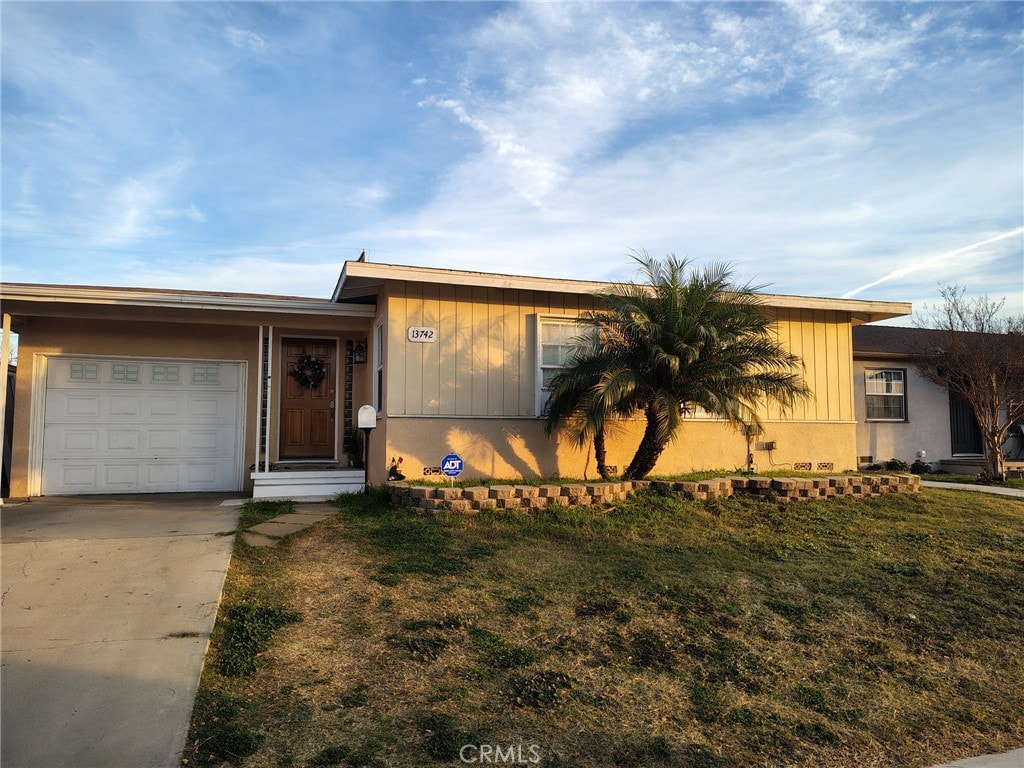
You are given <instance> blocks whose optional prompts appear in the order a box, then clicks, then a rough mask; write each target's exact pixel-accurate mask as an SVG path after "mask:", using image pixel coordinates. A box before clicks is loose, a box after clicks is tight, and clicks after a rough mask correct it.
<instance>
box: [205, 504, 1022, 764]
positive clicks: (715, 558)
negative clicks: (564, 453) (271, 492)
mask: <svg viewBox="0 0 1024 768" xmlns="http://www.w3.org/2000/svg"><path fill="white" fill-rule="evenodd" d="M340 504H341V512H340V513H339V515H338V516H337V517H335V518H332V519H330V520H328V521H325V522H324V523H322V524H319V525H317V526H316V527H314V528H312V529H309V530H308V531H306V532H304V533H301V534H299V535H296V536H294V537H291V538H290V539H289V540H288V541H287V542H286V543H285V544H283V545H281V546H279V547H277V548H275V549H271V550H259V551H257V550H250V549H248V548H245V547H244V546H241V547H240V549H239V551H238V552H237V553H236V558H235V561H234V564H233V567H232V571H231V574H230V575H229V580H228V587H227V591H226V594H225V614H224V615H225V616H226V615H227V614H226V611H227V610H228V608H229V607H230V606H231V605H232V604H235V603H238V602H243V601H247V600H248V601H254V600H257V599H258V600H259V601H262V602H263V603H266V604H271V603H272V604H279V605H280V606H281V607H282V608H283V609H287V610H288V611H293V612H295V613H296V614H297V615H300V616H301V622H299V623H296V624H289V625H287V626H283V627H281V628H280V629H278V630H277V632H276V633H275V634H274V636H273V638H272V640H271V641H270V642H269V644H268V646H267V648H266V650H265V652H264V653H263V654H262V656H261V657H260V665H259V669H258V671H257V672H256V673H255V674H254V675H252V676H249V677H235V678H229V677H224V676H222V675H220V674H218V673H217V671H216V669H215V667H213V666H208V668H207V670H206V672H205V673H204V679H203V683H202V696H201V698H200V703H199V705H197V709H196V714H195V716H194V719H193V726H192V732H191V734H190V748H189V750H188V751H187V753H186V759H187V760H188V761H189V764H190V765H239V766H324V765H340V766H362V765H365V766H385V765H386V766H423V765H432V764H437V765H444V764H449V765H459V764H461V763H460V760H459V750H460V749H462V747H463V746H465V745H474V749H479V748H480V747H481V746H482V745H494V746H500V747H502V749H512V748H513V747H516V748H517V749H518V751H517V752H514V753H513V752H502V753H501V754H502V755H504V757H506V758H509V759H511V758H516V759H522V760H524V761H527V762H526V764H540V765H545V766H578V765H587V766H595V768H602V767H603V766H609V767H610V766H623V765H629V766H645V765H649V766H683V767H696V766H700V767H703V768H709V767H717V768H725V767H726V766H776V765H794V766H815V768H818V767H820V766H883V765H885V766H891V765H894V764H899V765H907V766H924V765H930V764H932V763H937V762H942V761H945V760H950V759H953V758H956V757H961V756H965V755H968V754H977V753H981V752H987V751H1002V750H1006V749H1011V748H1014V747H1018V746H1020V744H1021V743H1024V695H1022V693H1021V690H1020V687H1019V685H1018V683H1019V680H1020V679H1022V678H1024V639H1022V638H1024V586H1022V584H1021V580H1020V578H1019V575H1020V573H1021V571H1022V569H1024V504H1021V503H1019V502H1016V501H1014V500H1007V499H1001V498H994V497H982V496H980V495H978V496H975V495H971V496H966V495H964V494H957V493H954V492H948V491H928V492H925V493H922V494H920V496H919V497H884V498H880V499H877V500H871V501H859V500H858V501H845V500H835V501H831V502H827V503H818V502H808V503H806V504H801V505H799V506H791V507H786V508H779V507H778V506H777V505H772V504H768V503H764V502H758V501H756V500H721V501H718V502H713V503H708V504H702V503H698V502H681V501H678V500H674V499H665V498H660V497H657V496H643V497H640V498H638V499H635V500H631V501H629V502H624V503H622V504H621V505H620V506H618V507H616V508H614V509H608V510H602V509H596V508H587V509H567V510H555V511H552V512H550V513H546V514H541V515H539V516H535V517H530V516H525V515H518V514H511V515H509V514H503V515H499V514H494V513H492V514H481V515H479V516H475V517H469V516H467V517H460V516H454V515H440V516H438V517H436V518H418V517H415V516H411V515H409V514H407V513H405V512H403V511H400V510H395V509H388V508H386V507H385V506H384V505H383V501H382V500H381V499H380V498H379V497H374V496H371V497H370V498H369V499H367V498H364V497H361V496H358V497H346V498H343V499H342V500H341V502H340ZM223 639H224V635H223V633H221V632H220V631H218V632H216V633H215V637H214V651H213V652H214V653H217V652H218V651H219V648H218V643H220V642H222V641H223ZM222 742H224V743H227V744H228V745H229V746H230V745H234V751H231V750H229V749H223V748H221V746H220V745H221V743H222ZM214 747H216V749H214ZM467 754H468V756H470V757H472V756H474V755H476V756H479V754H480V753H479V752H478V751H477V752H472V751H471V753H467ZM532 758H536V759H537V760H539V763H531V762H529V761H530V760H531V759H532ZM504 762H505V763H506V764H507V763H508V762H509V760H508V759H506V760H504Z"/></svg>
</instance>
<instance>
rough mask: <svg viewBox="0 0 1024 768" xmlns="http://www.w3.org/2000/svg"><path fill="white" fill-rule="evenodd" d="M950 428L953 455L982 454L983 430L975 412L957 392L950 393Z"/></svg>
mask: <svg viewBox="0 0 1024 768" xmlns="http://www.w3.org/2000/svg"><path fill="white" fill-rule="evenodd" d="M949 427H950V433H951V434H950V442H952V444H953V445H952V447H953V455H954V456H955V455H957V454H963V453H967V454H971V453H979V454H980V453H982V452H983V451H984V448H983V447H982V444H981V428H980V427H978V421H977V419H975V418H974V411H973V410H971V406H970V405H969V404H968V402H967V401H966V400H964V399H963V398H962V397H960V395H958V394H956V393H955V392H950V393H949Z"/></svg>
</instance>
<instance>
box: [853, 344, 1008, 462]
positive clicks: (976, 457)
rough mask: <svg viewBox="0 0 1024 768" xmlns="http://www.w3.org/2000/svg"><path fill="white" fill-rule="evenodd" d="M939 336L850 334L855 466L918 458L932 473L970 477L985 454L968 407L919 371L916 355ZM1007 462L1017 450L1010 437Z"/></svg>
mask: <svg viewBox="0 0 1024 768" xmlns="http://www.w3.org/2000/svg"><path fill="white" fill-rule="evenodd" d="M943 333H944V332H943V331H936V330H930V329H922V328H900V327H896V326H882V325H877V326H869V325H861V326H858V327H856V328H854V329H853V372H854V391H855V393H856V412H857V456H858V463H859V465H860V466H861V467H864V466H866V465H868V464H872V463H878V462H884V461H888V460H889V459H899V460H901V461H905V462H907V463H908V464H909V463H912V462H913V461H914V460H916V459H921V460H922V461H925V462H927V463H929V464H931V465H932V467H933V468H934V469H939V468H940V467H941V468H943V469H947V470H950V471H965V472H972V473H977V472H978V471H980V468H981V458H982V457H983V456H984V447H983V444H982V438H981V430H980V429H979V428H978V422H977V420H976V419H975V418H974V413H973V412H972V410H971V406H970V405H969V404H968V403H967V402H966V401H965V400H964V399H963V398H961V397H959V396H958V395H956V394H955V393H954V394H951V393H949V392H947V391H946V390H945V389H942V388H941V387H939V386H938V385H936V384H934V383H933V382H931V381H929V380H928V379H926V378H924V377H923V376H921V374H919V373H918V371H917V369H916V367H915V365H914V362H913V353H914V351H915V350H919V349H927V348H928V346H929V345H930V344H931V345H934V346H938V344H939V343H940V342H941V339H942V335H943ZM1011 440H1013V441H1016V442H1017V445H1016V446H1015V445H1012V444H1011V443H1010V442H1009V441H1008V443H1007V446H1006V447H1005V448H1004V451H1009V453H1010V455H1011V457H1017V453H1019V452H1020V449H1021V448H1022V447H1024V446H1021V445H1020V441H1021V433H1020V432H1019V430H1018V432H1017V433H1015V434H1013V435H1011Z"/></svg>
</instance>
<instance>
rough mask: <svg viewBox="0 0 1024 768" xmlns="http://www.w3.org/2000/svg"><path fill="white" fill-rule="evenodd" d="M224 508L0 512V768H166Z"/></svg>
mask: <svg viewBox="0 0 1024 768" xmlns="http://www.w3.org/2000/svg"><path fill="white" fill-rule="evenodd" d="M226 499H227V497H226V496H223V495H220V496H213V495H195V494H188V495H157V496H133V497H125V496H118V497H105V498H95V497H88V498H86V497H80V498H59V499H58V498H50V499H45V500H36V501H32V502H30V503H26V504H15V505H10V504H5V505H4V506H3V507H0V540H2V544H0V548H2V560H3V563H2V579H3V581H2V590H3V599H2V607H0V620H2V634H0V664H2V669H0V720H2V723H0V764H2V765H3V767H4V768H37V767H38V768H58V767H59V766H68V768H122V767H123V768H150V767H151V766H152V767H154V768H156V767H162V766H167V767H168V768H171V766H176V765H178V763H179V761H180V758H181V751H182V748H183V747H184V743H185V736H186V732H187V728H188V722H189V717H190V715H191V710H192V703H193V700H194V698H195V693H196V688H197V686H198V684H199V674H200V671H201V670H202V664H203V656H204V654H205V652H206V648H207V644H208V641H209V635H210V631H211V630H212V629H213V622H214V619H215V617H216V613H217V606H218V603H219V600H220V593H221V588H222V587H223V584H224V576H225V574H226V572H227V567H228V562H229V560H230V556H231V547H232V544H233V542H234V536H233V535H231V534H233V532H234V530H235V526H236V525H237V521H238V512H239V507H238V505H237V504H235V505H231V504H230V503H229V504H228V505H223V506H222V502H225V501H226ZM225 534H228V535H225Z"/></svg>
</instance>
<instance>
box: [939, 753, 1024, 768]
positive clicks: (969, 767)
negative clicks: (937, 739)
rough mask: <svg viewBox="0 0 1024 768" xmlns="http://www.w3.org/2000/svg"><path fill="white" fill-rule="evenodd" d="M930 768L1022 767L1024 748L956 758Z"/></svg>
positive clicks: (1023, 763) (1023, 766) (1023, 767)
mask: <svg viewBox="0 0 1024 768" xmlns="http://www.w3.org/2000/svg"><path fill="white" fill-rule="evenodd" d="M932 768H1024V749H1015V750H1013V751H1012V752H1003V753H1002V754H999V755H982V756H981V757H970V758H967V759H966V760H957V761H956V762H955V763H943V764H942V765H933V766H932Z"/></svg>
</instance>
